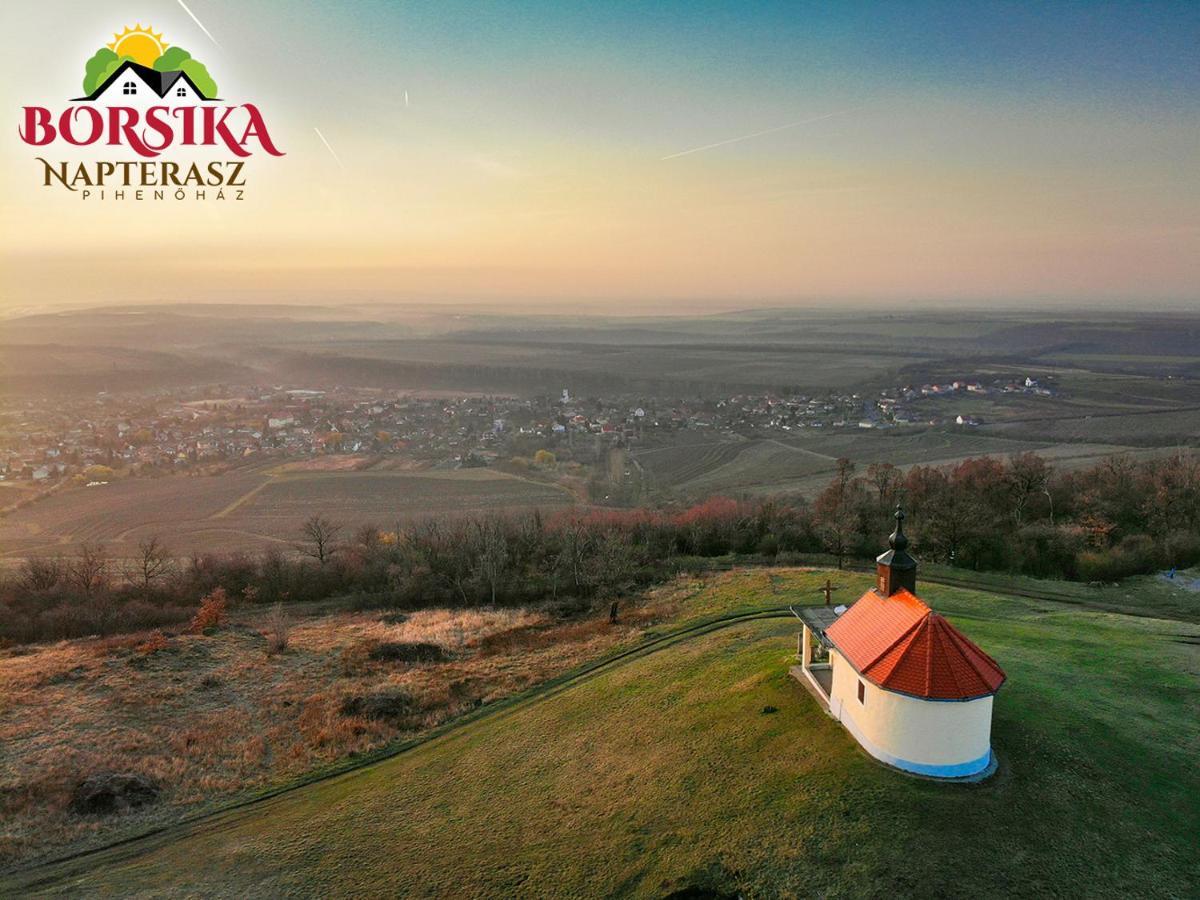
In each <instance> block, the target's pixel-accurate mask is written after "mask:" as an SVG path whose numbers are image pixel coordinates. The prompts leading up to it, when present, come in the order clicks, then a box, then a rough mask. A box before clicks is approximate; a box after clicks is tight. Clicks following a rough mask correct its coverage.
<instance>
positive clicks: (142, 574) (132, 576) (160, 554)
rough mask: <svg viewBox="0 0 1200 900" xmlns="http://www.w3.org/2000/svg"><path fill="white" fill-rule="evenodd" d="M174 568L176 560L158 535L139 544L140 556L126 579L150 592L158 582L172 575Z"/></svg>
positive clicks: (126, 574)
mask: <svg viewBox="0 0 1200 900" xmlns="http://www.w3.org/2000/svg"><path fill="white" fill-rule="evenodd" d="M174 568H175V558H174V557H173V556H172V555H171V551H170V550H169V549H168V548H167V546H166V545H165V544H164V543H163V542H162V541H161V540H160V539H159V538H158V536H157V535H156V536H154V537H150V538H148V539H146V540H144V541H140V542H139V543H138V555H137V556H136V557H135V558H134V560H133V562H132V564H131V566H130V568H129V569H128V570H127V571H126V573H125V577H126V578H128V579H129V580H130V581H132V582H135V583H137V584H139V585H141V587H142V588H143V589H145V590H149V589H150V588H152V587H153V586H154V584H155V583H156V582H158V581H160V580H161V579H163V578H166V577H167V576H168V575H170V574H171V572H172V571H174Z"/></svg>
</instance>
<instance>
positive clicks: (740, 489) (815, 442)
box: [634, 429, 1139, 497]
mask: <svg viewBox="0 0 1200 900" xmlns="http://www.w3.org/2000/svg"><path fill="white" fill-rule="evenodd" d="M1002 434H1003V432H998V433H995V434H994V433H993V432H992V431H989V432H988V433H986V434H984V433H980V431H978V430H971V431H963V430H958V431H946V430H942V431H935V430H926V431H920V432H915V433H914V432H907V433H903V432H873V433H863V432H862V431H859V430H858V429H855V430H854V431H843V432H840V433H832V434H822V435H817V436H808V435H806V436H804V437H787V438H782V439H768V440H723V441H714V442H711V443H701V444H687V445H680V446H676V447H666V448H655V449H651V450H646V451H642V452H640V453H636V454H634V459H635V460H636V462H637V463H638V465H640V466H641V467H642V469H643V470H644V471H645V472H646V473H647V475H648V478H649V483H650V485H651V486H652V487H653V489H654V490H656V491H657V492H658V493H659V495H661V496H680V497H703V496H708V495H713V494H735V495H741V494H762V493H768V492H771V491H796V492H799V493H802V494H806V495H810V496H811V495H814V494H816V493H817V492H819V491H820V490H821V488H823V487H824V486H825V485H826V484H828V482H829V479H830V477H831V476H832V474H833V472H834V471H835V470H836V468H837V460H838V459H839V458H842V457H845V458H847V459H850V460H851V461H852V462H854V463H856V464H857V465H859V466H866V465H869V464H870V463H874V462H880V463H882V462H888V463H892V464H893V465H896V466H899V467H900V468H907V467H908V466H911V465H918V464H920V465H950V464H953V463H956V462H960V461H962V460H964V459H968V458H971V457H979V456H995V457H1007V456H1011V455H1013V454H1018V453H1025V452H1034V453H1037V454H1038V455H1040V456H1043V457H1045V458H1046V459H1048V460H1052V461H1053V462H1055V464H1056V465H1060V466H1063V467H1073V466H1082V465H1087V464H1090V463H1093V462H1095V461H1096V460H1098V459H1102V458H1104V457H1106V456H1111V455H1113V454H1115V453H1125V452H1139V451H1138V448H1134V447H1127V446H1121V445H1118V444H1111V443H1052V442H1049V441H1036V440H1018V439H1015V438H1009V437H1005V436H1001V435H1002Z"/></svg>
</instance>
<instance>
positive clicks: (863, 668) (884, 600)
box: [791, 508, 1006, 778]
mask: <svg viewBox="0 0 1200 900" xmlns="http://www.w3.org/2000/svg"><path fill="white" fill-rule="evenodd" d="M903 525H904V513H903V512H902V511H901V510H900V509H899V508H897V510H896V530H895V531H894V532H893V533H892V535H891V538H890V541H889V543H890V545H891V546H890V549H889V550H887V551H886V552H885V553H883V554H881V555H880V556H879V558H878V559H877V560H876V574H877V583H876V585H875V587H873V588H872V589H871V590H869V591H867V592H866V593H865V594H863V595H862V597H860V598H859V599H858V600H857V601H855V602H854V603H853V604H852V605H851V606H849V607H848V608H847V607H842V606H838V607H832V606H828V605H827V606H823V607H821V606H818V607H807V608H804V609H801V610H799V611H795V610H793V611H794V612H796V615H797V616H798V618H800V619H801V621H802V622H803V623H804V627H803V631H802V632H801V636H800V654H799V655H800V665H798V666H793V667H792V670H791V673H792V675H793V677H795V678H796V679H797V680H798V681H799V682H800V683H801V684H802V685H804V686H805V687H806V688H807V689H808V690H809V692H810V693H811V694H813V696H814V697H816V699H817V701H818V702H819V703H820V704H821V707H822V708H823V709H824V710H825V711H826V712H827V713H828V714H829V715H830V716H832V717H833V718H835V719H837V720H838V721H839V722H841V723H842V725H844V726H845V728H846V730H847V731H849V732H850V734H851V735H852V736H853V737H854V739H855V740H856V741H858V743H859V744H860V745H861V746H862V748H863V749H864V750H866V752H867V753H869V754H870V755H871V756H873V757H875V759H877V760H879V761H880V762H883V763H885V764H887V765H889V766H891V767H893V768H895V769H899V770H901V771H903V772H908V773H910V774H915V775H923V776H926V777H930V778H978V777H985V776H986V775H988V774H990V773H991V772H992V771H993V770H994V769H995V765H996V763H995V757H994V755H993V753H992V747H991V733H992V698H993V697H994V695H995V694H996V692H997V691H998V690H999V689H1000V686H1001V685H1002V684H1003V683H1004V681H1005V677H1006V676H1005V674H1004V671H1003V670H1002V669H1001V668H1000V666H999V665H997V664H996V662H995V660H993V659H992V658H991V657H990V656H988V655H987V654H986V653H984V652H983V650H981V649H980V648H979V647H977V646H976V645H975V644H973V643H972V642H971V641H970V640H969V639H968V638H967V637H966V636H965V635H964V634H963V633H962V632H960V631H959V630H958V629H957V628H955V627H954V626H953V625H951V624H950V623H949V622H948V621H947V620H946V619H945V618H944V617H942V616H940V615H939V614H938V613H936V612H934V611H933V610H932V609H930V608H929V606H927V605H926V604H925V602H924V601H923V600H921V598H920V597H918V596H917V593H916V590H917V561H916V559H914V558H913V557H912V556H911V555H910V554H909V553H908V549H907V548H908V538H907V537H906V536H905V534H904V527H903ZM818 655H823V656H825V657H826V659H827V661H824V662H822V661H819V660H818V659H817V656H818Z"/></svg>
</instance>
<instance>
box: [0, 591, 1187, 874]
mask: <svg viewBox="0 0 1200 900" xmlns="http://www.w3.org/2000/svg"><path fill="white" fill-rule="evenodd" d="M814 575H819V573H812V574H807V573H757V572H738V573H732V574H730V575H725V576H720V577H718V578H715V579H711V580H707V581H705V582H702V583H696V582H694V581H689V582H686V583H681V584H679V585H677V586H675V587H673V588H672V589H671V590H673V591H675V592H676V594H677V596H678V602H679V604H680V606H679V609H678V611H677V612H676V613H675V615H674V621H677V622H682V621H687V620H688V619H689V618H694V617H696V616H706V615H713V614H716V613H720V612H729V611H731V610H735V609H746V608H753V607H772V608H776V609H778V608H780V606H781V605H786V604H789V603H811V602H813V600H814V598H815V592H814V591H813V588H814V586H815V581H814V577H813V576H814ZM836 580H837V583H838V592H839V593H838V596H839V597H842V596H844V597H845V598H847V599H851V598H852V597H854V596H856V595H857V592H858V591H860V590H861V589H862V588H863V587H864V586H865V585H866V584H867V583H868V581H867V578H866V577H865V576H858V575H851V574H849V573H839V574H838V575H837V576H836ZM1001 590H1002V588H1001ZM1087 590H1088V589H1086V588H1083V587H1078V588H1076V589H1074V594H1075V595H1078V596H1077V602H1085V603H1086V596H1087ZM921 592H922V595H923V596H925V597H926V598H927V599H928V600H929V601H930V602H931V603H932V605H933V606H934V607H935V608H938V609H939V610H942V611H944V612H945V613H946V614H947V615H948V616H949V617H950V618H951V619H952V620H954V621H956V622H958V623H960V624H961V626H962V627H963V628H964V629H965V630H967V631H968V632H969V634H970V635H971V637H972V638H974V639H976V640H978V641H979V643H980V644H981V645H982V646H983V647H984V648H985V649H987V650H988V652H989V653H991V654H993V655H994V656H995V657H996V658H997V659H998V660H999V661H1000V662H1001V663H1002V665H1003V666H1004V667H1005V669H1006V671H1007V672H1008V675H1009V682H1008V683H1007V684H1006V685H1005V687H1004V688H1003V689H1002V691H1001V692H1000V694H999V695H998V697H997V701H996V712H995V719H994V726H993V744H994V746H995V749H996V752H997V754H998V756H999V759H1000V765H1001V768H1000V772H999V773H998V775H996V776H995V777H994V778H993V779H991V780H990V781H988V782H986V783H984V784H982V785H978V786H973V787H969V788H963V787H961V786H946V785H935V784H930V783H928V782H924V781H920V780H914V779H910V778H906V777H902V776H899V775H897V774H896V773H894V772H891V771H888V770H886V769H884V768H882V767H880V766H878V765H877V764H875V763H874V762H873V761H872V760H870V758H868V757H867V756H866V755H865V754H863V753H862V752H861V751H859V750H858V749H857V747H856V745H855V744H854V742H853V739H852V738H851V737H850V736H849V735H848V734H847V733H846V732H845V731H844V730H843V729H841V728H840V727H838V726H837V724H836V723H834V722H832V721H831V720H829V719H828V718H826V717H825V716H824V715H823V714H822V713H821V712H820V710H819V709H818V708H817V706H816V704H815V703H813V702H812V700H811V699H810V698H809V697H808V695H807V694H806V693H804V691H803V690H801V689H799V688H798V687H797V686H796V685H795V684H794V682H792V681H791V680H790V679H789V677H788V676H787V667H788V665H790V664H791V662H792V658H793V654H794V652H795V629H796V625H795V622H794V620H792V619H791V618H790V615H789V614H787V613H786V610H784V611H783V615H784V616H785V618H782V619H768V620H760V621H750V622H741V623H738V624H734V625H732V626H730V627H725V628H720V629H718V630H714V631H711V632H708V633H702V634H699V635H697V636H694V637H691V638H690V639H686V640H683V641H681V642H678V643H674V644H667V645H666V646H665V647H664V648H663V649H661V650H658V651H656V652H651V653H647V654H644V655H636V656H634V657H632V658H630V659H629V660H627V661H624V662H622V663H620V664H616V665H612V666H610V667H607V668H605V669H602V670H600V671H599V672H598V673H597V674H595V675H594V676H592V677H588V678H584V679H581V680H579V681H577V682H576V683H574V684H570V685H568V686H566V687H563V688H560V689H558V690H554V691H550V692H547V693H546V694H545V695H544V696H539V695H538V694H536V693H535V695H534V698H535V699H533V700H531V701H530V702H526V703H517V704H515V705H512V706H505V707H503V712H502V714H496V715H486V714H484V715H483V716H482V717H480V718H477V719H475V720H474V721H470V722H468V723H467V724H465V725H464V726H463V727H461V728H457V729H453V730H450V731H447V732H445V733H443V734H441V735H440V736H439V737H437V738H435V739H434V740H432V741H429V742H428V743H424V744H420V745H418V746H416V747H415V748H414V749H411V750H409V751H408V752H406V753H403V754H401V755H399V756H395V757H393V758H390V759H386V760H384V761H381V762H378V763H375V764H373V765H370V766H368V767H365V768H361V769H358V770H355V771H352V772H350V773H347V774H344V775H341V776H340V777H336V778H332V779H329V780H325V781H320V782H318V783H315V784H311V785H308V786H305V787H300V788H299V789H297V790H295V791H293V792H290V793H286V794H282V795H280V796H276V797H274V798H273V799H270V800H267V801H265V802H262V803H258V804H252V805H250V806H248V807H245V808H242V809H240V810H236V811H231V812H229V813H226V814H223V815H218V816H216V817H214V818H211V819H207V820H201V821H199V822H197V823H194V824H191V825H189V826H187V827H183V828H174V829H169V830H168V831H166V832H165V833H163V834H160V835H158V836H156V837H154V838H152V839H149V840H146V841H142V842H135V843H133V844H129V845H125V846H122V847H117V848H114V849H112V850H109V851H105V852H102V853H101V854H99V855H97V856H91V857H84V858H82V859H80V860H77V861H73V862H68V863H65V864H63V865H61V866H56V867H50V868H47V869H41V870H35V871H32V872H28V873H25V874H22V875H18V876H15V877H14V878H13V879H12V880H11V881H10V882H9V889H10V890H13V891H21V890H29V889H31V888H32V887H35V886H36V887H37V888H39V889H40V890H43V891H53V892H55V893H72V894H78V893H80V892H83V893H106V892H113V891H120V892H123V893H129V892H135V893H146V894H155V893H162V892H166V891H172V892H178V893H181V894H204V895H214V894H226V893H228V894H243V895H244V894H246V893H266V894H281V893H288V892H289V891H294V890H299V889H303V890H304V891H306V892H314V893H321V894H326V895H360V896H361V895H364V894H373V893H376V892H377V891H378V890H379V886H381V885H387V886H388V887H387V890H388V891H390V892H392V893H403V894H414V895H431V896H432V895H444V894H447V893H455V894H457V895H464V896H497V895H511V894H514V893H523V894H530V895H545V896H564V895H578V894H581V893H589V894H593V893H594V894H605V895H613V894H630V895H638V896H662V895H663V894H666V893H670V892H671V891H675V890H681V891H682V890H691V891H692V892H694V893H703V892H709V893H711V894H718V895H724V894H740V895H744V896H766V895H771V896H775V895H787V894H809V893H816V894H819V895H821V896H846V895H854V896H859V895H877V894H897V893H898V894H911V893H921V894H924V895H930V896H951V895H953V896H959V895H965V896H983V895H990V894H995V893H1002V894H1005V895H1016V894H1037V895H1073V896H1074V895H1081V896H1125V895H1127V894H1128V892H1129V889H1130V888H1129V886H1130V885H1136V886H1137V893H1138V894H1139V895H1140V896H1151V897H1156V896H1162V897H1170V896H1186V895H1188V894H1189V893H1190V890H1191V887H1192V886H1193V885H1194V884H1195V882H1196V879H1197V878H1198V877H1200V869H1198V868H1197V867H1198V864H1200V861H1198V860H1197V858H1196V855H1195V847H1194V841H1193V836H1194V835H1195V834H1196V832H1197V830H1198V829H1200V818H1198V817H1200V807H1197V805H1196V803H1195V802H1194V799H1193V798H1194V797H1195V796H1196V794H1197V792H1200V781H1198V780H1197V779H1198V775H1197V772H1196V770H1195V767H1194V766H1192V765H1191V760H1192V759H1194V758H1195V755H1196V753H1197V752H1200V729H1197V726H1196V721H1197V720H1196V709H1197V704H1198V703H1200V682H1198V681H1197V676H1196V669H1195V666H1196V648H1195V646H1193V644H1192V643H1189V640H1188V639H1187V635H1188V634H1190V633H1191V631H1192V630H1194V629H1193V627H1192V626H1190V625H1187V624H1184V623H1181V622H1177V621H1173V620H1171V619H1169V618H1145V617H1132V616H1124V615H1119V614H1113V613H1097V612H1094V611H1090V610H1088V609H1087V608H1086V606H1083V607H1081V606H1078V605H1064V604H1060V603H1057V602H1054V601H1052V600H1048V599H1040V600H1028V599H1021V598H1015V597H1007V596H1003V595H998V594H988V593H983V592H980V591H978V590H968V589H962V588H951V587H942V586H938V585H936V584H926V585H924V586H923V587H922V591H921ZM660 630H661V629H660ZM1134 723H1136V727H1135V726H1134ZM1114 760H1126V761H1131V764H1125V765H1114ZM364 830H365V831H367V832H369V833H370V834H372V835H373V838H372V840H371V841H364V840H363V839H362V835H363V833H364Z"/></svg>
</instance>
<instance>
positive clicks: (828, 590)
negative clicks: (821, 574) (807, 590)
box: [821, 578, 833, 606]
mask: <svg viewBox="0 0 1200 900" xmlns="http://www.w3.org/2000/svg"><path fill="white" fill-rule="evenodd" d="M821 590H822V592H823V593H824V594H825V605H826V606H830V605H831V604H832V603H833V582H832V581H830V580H829V579H828V578H826V579H825V587H823V588H822V589H821Z"/></svg>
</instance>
